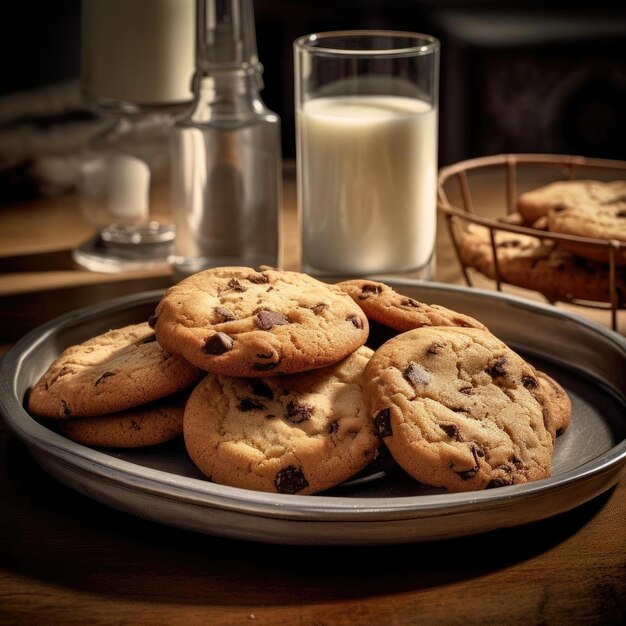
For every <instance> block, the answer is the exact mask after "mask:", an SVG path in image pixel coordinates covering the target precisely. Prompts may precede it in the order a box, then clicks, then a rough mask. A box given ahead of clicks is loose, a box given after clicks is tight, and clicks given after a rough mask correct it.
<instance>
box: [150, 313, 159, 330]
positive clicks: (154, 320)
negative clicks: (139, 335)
mask: <svg viewBox="0 0 626 626" xmlns="http://www.w3.org/2000/svg"><path fill="white" fill-rule="evenodd" d="M158 319H159V318H158V317H157V316H156V315H151V316H150V317H149V318H148V326H150V328H154V327H155V326H156V323H157V320H158Z"/></svg>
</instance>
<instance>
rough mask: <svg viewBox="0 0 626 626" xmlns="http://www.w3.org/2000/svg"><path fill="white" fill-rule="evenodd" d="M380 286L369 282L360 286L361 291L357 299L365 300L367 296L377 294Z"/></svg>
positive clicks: (380, 288)
mask: <svg viewBox="0 0 626 626" xmlns="http://www.w3.org/2000/svg"><path fill="white" fill-rule="evenodd" d="M382 289H383V288H382V287H381V286H380V285H374V284H371V283H367V284H366V285H363V287H361V293H360V294H359V300H366V299H367V298H372V297H373V296H377V295H378V294H379V293H380V292H381V291H382Z"/></svg>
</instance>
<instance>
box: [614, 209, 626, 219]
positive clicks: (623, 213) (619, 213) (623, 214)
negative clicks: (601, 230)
mask: <svg viewBox="0 0 626 626" xmlns="http://www.w3.org/2000/svg"><path fill="white" fill-rule="evenodd" d="M615 217H626V211H623V210H622V211H618V212H617V213H616V214H615Z"/></svg>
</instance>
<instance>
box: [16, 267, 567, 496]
mask: <svg viewBox="0 0 626 626" xmlns="http://www.w3.org/2000/svg"><path fill="white" fill-rule="evenodd" d="M374 326H376V327H384V328H385V329H386V335H385V340H383V341H376V340H375V339H374V333H370V328H373V327H374ZM28 409H29V411H30V412H31V413H32V414H34V415H37V416H40V417H43V418H46V419H48V420H55V421H56V423H57V424H58V425H59V428H60V430H61V431H62V432H63V433H65V434H66V435H67V436H68V437H70V438H72V439H75V440H77V441H79V442H82V443H85V444H87V445H93V446H104V447H125V446H143V445H154V444H158V443H163V442H165V441H168V440H169V439H171V438H174V437H178V436H180V434H181V433H182V435H183V438H184V443H185V449H186V451H187V453H188V454H189V457H190V458H191V460H192V461H193V463H194V464H195V465H196V466H197V467H198V468H199V470H200V471H201V472H203V474H204V475H206V476H207V478H209V479H210V480H212V481H214V482H217V483H220V484H225V485H230V486H235V487H241V488H246V489H255V490H259V491H266V492H274V493H283V494H296V493H297V494H313V493H319V492H322V491H325V490H327V489H329V488H331V487H334V486H336V485H338V484H341V483H343V482H345V481H347V480H349V479H350V478H352V477H354V476H355V475H357V474H358V473H359V472H361V471H362V470H364V469H365V468H366V467H367V466H368V465H369V464H370V463H372V461H373V460H374V459H375V458H376V456H377V454H378V453H379V451H380V450H381V449H382V448H383V447H385V448H386V449H387V450H388V451H389V452H390V453H391V456H392V457H393V459H394V460H395V462H396V463H397V464H398V465H399V466H400V467H402V468H403V469H404V470H405V471H406V472H407V473H408V474H410V475H411V476H413V477H414V478H415V479H416V480H417V481H420V482H421V483H424V484H426V485H432V486H436V487H443V488H446V489H448V490H449V491H470V490H474V489H484V488H488V487H498V486H503V485H511V484H516V483H525V482H528V481H532V480H538V479H541V478H546V477H548V476H550V473H551V463H552V455H553V447H554V441H555V437H556V436H557V435H558V434H560V433H561V432H563V431H564V430H565V429H566V428H567V427H568V425H569V423H570V421H571V417H572V415H571V403H570V401H569V398H568V396H567V394H566V392H565V391H564V390H563V388H562V387H561V386H560V385H559V384H558V382H557V381H555V380H553V379H551V378H550V377H549V376H547V375H546V374H543V373H541V372H538V371H536V370H535V369H534V368H533V367H532V366H531V365H530V364H529V363H527V362H526V361H524V359H522V358H521V357H520V356H519V355H518V354H516V353H515V352H514V351H513V350H511V349H510V348H509V347H508V346H507V345H505V344H504V343H503V342H502V341H500V340H499V339H497V338H496V337H495V336H494V335H492V334H491V333H490V332H489V330H488V329H487V328H486V327H485V326H484V325H483V324H482V323H480V322H479V321H477V320H475V319H473V318H471V317H469V316H467V315H463V314H461V313H458V312H456V311H451V310H449V309H446V308H443V307H440V306H437V305H427V304H424V303H421V302H418V301H416V300H414V299H412V298H407V297H406V296H403V295H401V294H399V293H397V292H395V291H394V290H393V289H392V288H391V287H389V286H388V285H385V284H383V283H379V282H372V281H365V280H351V281H346V282H343V283H339V284H336V285H330V284H327V283H323V282H320V281H318V280H315V279H313V278H311V277H310V276H307V275H305V274H302V273H298V272H287V271H277V270H265V271H255V270H253V269H250V268H245V267H230V268H215V269H211V270H207V271H204V272H200V273H198V274H195V275H193V276H191V277H189V278H187V279H185V280H183V281H181V282H180V283H178V284H176V285H174V286H173V287H171V288H170V289H169V290H168V291H167V292H166V293H165V294H164V296H163V297H162V298H161V300H160V301H159V303H158V305H157V307H156V310H155V314H154V316H152V317H151V318H150V320H149V321H148V322H144V323H141V324H137V325H133V326H128V327H125V328H122V329H117V330H112V331H109V332H108V333H105V334H103V335H101V336H99V337H95V338H93V339H90V340H89V341H86V342H85V343H83V344H80V345H78V346H73V347H71V348H68V349H67V350H66V351H64V352H63V353H62V354H61V355H60V356H59V358H58V359H57V360H56V361H55V362H54V363H53V364H52V365H51V366H50V367H49V368H48V370H47V371H46V372H45V373H44V375H43V376H42V377H41V379H40V380H39V381H38V382H37V384H36V385H35V386H34V387H33V389H32V391H31V393H30V395H29V398H28Z"/></svg>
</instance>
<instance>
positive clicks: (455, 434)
mask: <svg viewBox="0 0 626 626" xmlns="http://www.w3.org/2000/svg"><path fill="white" fill-rule="evenodd" d="M439 428H441V430H443V432H444V433H446V435H448V437H450V438H451V439H454V440H455V441H463V437H462V436H461V430H460V429H459V427H458V426H457V425H456V424H439Z"/></svg>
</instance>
